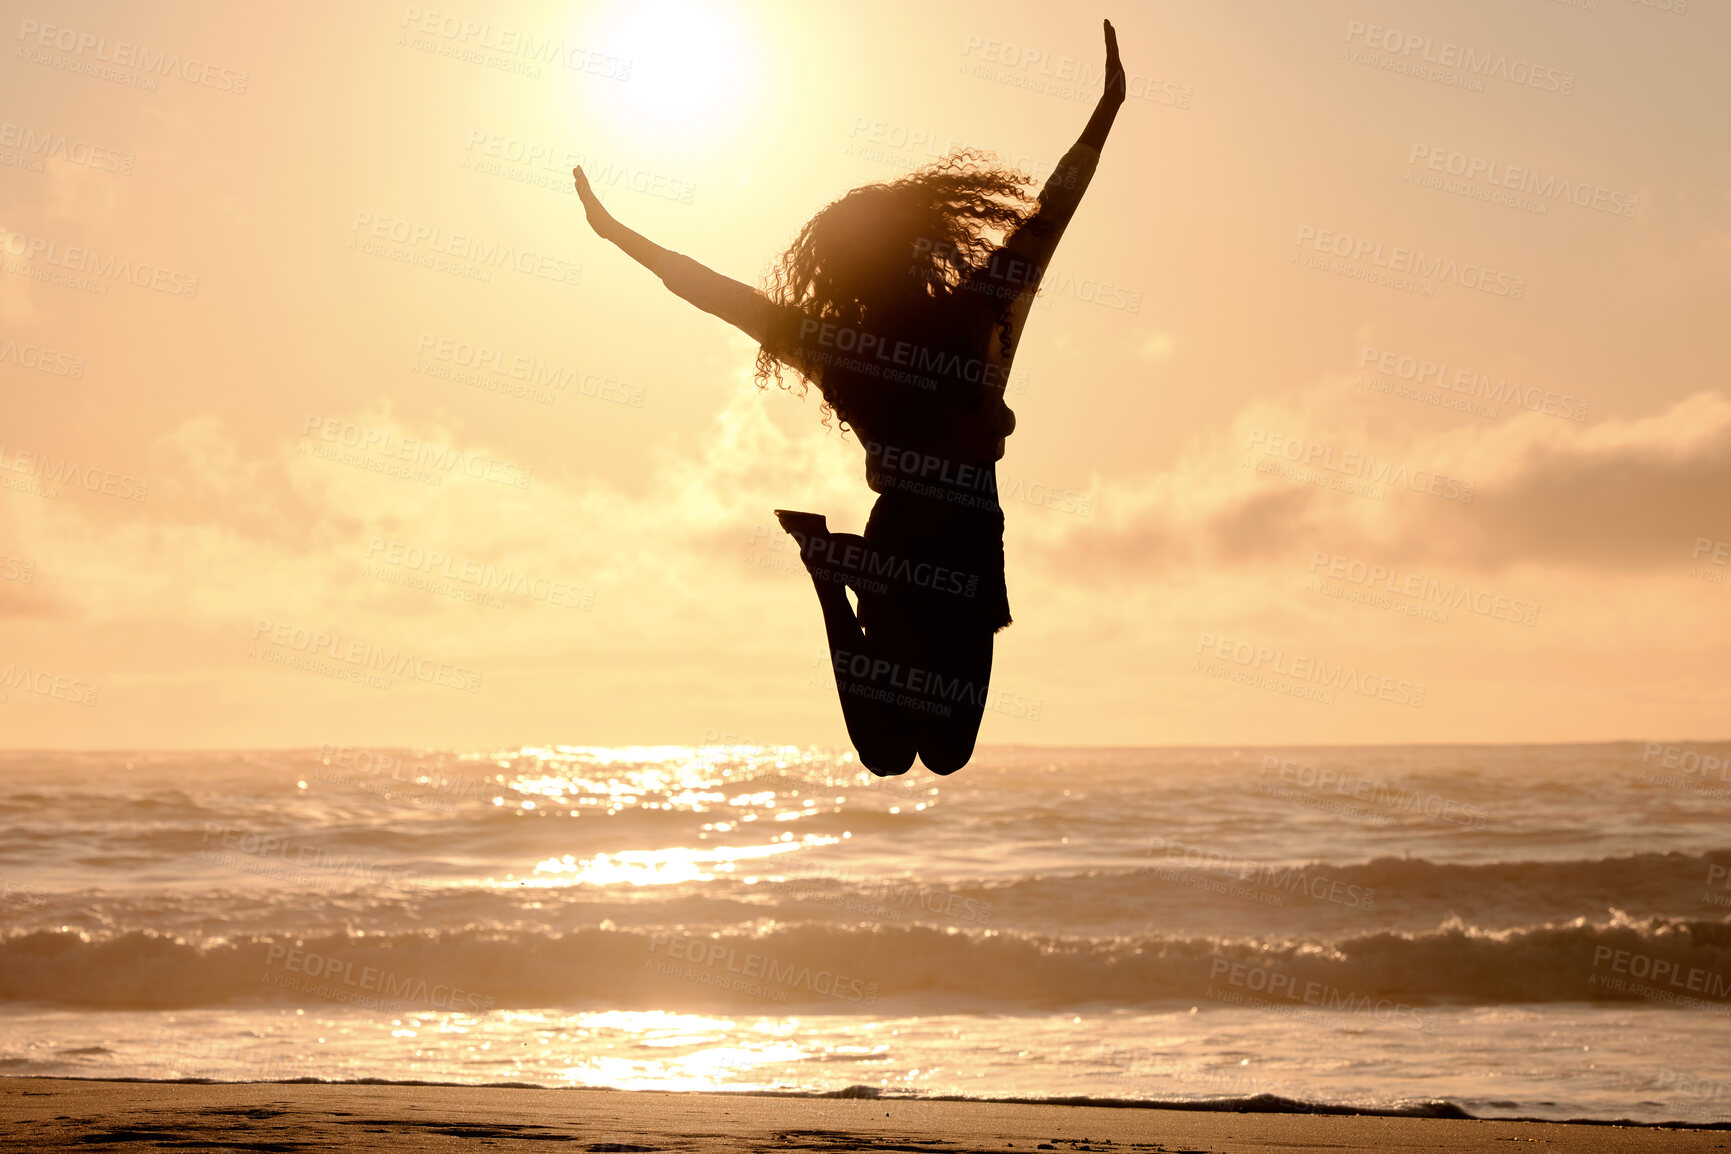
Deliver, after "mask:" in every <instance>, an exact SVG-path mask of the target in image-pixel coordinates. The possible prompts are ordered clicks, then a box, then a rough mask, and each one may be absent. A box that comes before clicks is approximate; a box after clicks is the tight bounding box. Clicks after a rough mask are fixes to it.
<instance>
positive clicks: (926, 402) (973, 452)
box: [572, 21, 1125, 777]
mask: <svg viewBox="0 0 1731 1154" xmlns="http://www.w3.org/2000/svg"><path fill="white" fill-rule="evenodd" d="M1105 33H1106V72H1105V92H1104V93H1103V94H1102V95H1101V97H1100V103H1099V104H1098V106H1096V107H1095V109H1094V114H1093V116H1092V117H1090V118H1089V120H1088V124H1087V127H1086V128H1084V129H1083V131H1082V135H1081V137H1080V138H1079V139H1078V140H1077V141H1076V143H1075V145H1074V146H1072V147H1071V149H1070V150H1069V151H1068V152H1066V153H1065V154H1064V156H1063V159H1061V160H1060V161H1059V162H1058V164H1057V167H1056V168H1055V169H1054V170H1053V172H1052V175H1051V177H1050V178H1049V179H1048V180H1047V181H1046V186H1045V188H1044V189H1043V190H1042V191H1041V192H1040V196H1039V199H1038V202H1037V203H1033V204H1032V205H1030V201H1029V198H1028V196H1027V194H1026V193H1025V192H1024V191H1023V187H1024V186H1025V185H1026V184H1027V183H1028V178H1027V177H1026V176H1024V175H1023V174H1021V173H1017V172H1010V171H1005V170H1003V169H1000V168H997V167H995V166H994V165H993V163H992V162H991V158H990V157H989V156H987V155H986V154H982V153H976V152H973V151H969V150H960V151H956V152H952V153H951V155H950V156H949V157H948V158H947V159H945V160H943V161H941V162H938V163H936V164H932V165H928V166H926V167H925V168H923V169H920V170H918V171H916V172H913V173H911V174H909V175H907V176H905V177H902V178H901V179H900V180H896V181H892V182H890V183H888V184H870V185H866V186H865V187H863V188H856V189H854V190H853V191H852V192H850V193H848V194H847V195H846V196H843V197H842V198H841V199H840V200H837V201H836V202H835V203H833V204H831V205H830V206H829V207H827V208H825V209H824V210H823V211H822V212H820V213H818V214H817V215H816V216H814V217H813V218H812V219H811V221H810V222H809V223H807V224H806V226H805V228H804V229H803V230H802V231H801V232H800V234H799V237H798V239H797V240H795V241H794V243H793V246H792V247H791V248H789V249H788V250H787V252H786V253H785V254H784V255H783V256H782V257H781V260H780V262H779V264H778V265H777V266H776V267H775V268H774V270H773V271H772V273H771V275H770V278H769V281H770V283H769V291H768V292H767V293H765V292H759V291H757V290H756V289H753V288H751V287H750V286H748V285H744V284H741V283H739V282H738V281H735V280H730V279H729V278H727V277H725V276H722V275H721V274H720V273H717V272H714V271H712V270H710V269H708V268H705V267H704V266H703V265H701V264H699V263H698V262H697V261H695V260H692V259H691V258H690V257H688V256H682V255H680V254H679V253H676V252H670V251H668V250H667V249H664V248H661V247H660V246H659V245H656V244H652V243H651V242H650V241H648V240H646V239H644V238H643V237H642V236H639V235H638V234H637V233H635V232H633V231H631V230H630V229H628V228H626V227H625V226H624V225H622V224H620V223H619V222H618V221H616V220H614V219H613V217H612V215H611V214H609V213H608V211H607V210H606V209H605V208H603V207H602V205H601V202H600V201H599V200H597V199H596V198H595V193H594V191H593V190H592V189H591V188H590V187H589V181H588V179H587V178H586V177H585V176H584V175H583V170H582V169H581V168H578V169H575V170H574V171H573V173H572V175H573V176H574V177H575V178H576V183H577V193H578V195H579V196H580V197H581V198H582V200H583V208H584V211H585V213H586V214H587V216H588V219H589V223H590V225H591V226H593V227H594V229H595V231H596V233H598V234H599V235H600V236H601V237H603V238H604V239H606V240H610V241H612V242H613V243H614V244H616V245H618V246H619V247H620V248H622V249H624V250H625V252H626V254H627V255H629V256H630V257H632V259H634V260H636V261H637V262H638V263H639V264H642V265H643V266H644V267H645V268H647V269H649V270H650V271H651V272H653V273H655V275H657V276H659V277H660V278H661V280H662V282H663V283H664V284H666V285H667V287H668V288H669V289H671V290H672V291H673V292H674V293H675V294H676V295H678V296H681V297H684V298H685V299H686V300H688V301H690V302H691V303H692V304H694V305H696V306H697V307H698V308H700V309H702V310H704V311H705V312H707V313H711V314H713V315H715V316H717V317H720V318H721V319H722V320H724V321H727V322H728V323H729V324H732V325H736V326H738V327H739V328H740V329H741V330H742V331H744V332H745V333H746V335H748V336H749V337H751V339H752V340H754V341H756V342H757V344H758V353H757V374H756V375H757V381H758V384H759V386H760V387H762V386H767V384H768V381H769V377H770V376H771V375H773V376H774V377H775V379H776V381H777V383H778V384H783V386H784V387H785V383H784V382H783V381H782V377H781V367H782V366H783V365H786V366H788V367H789V368H792V369H793V370H794V372H795V373H797V374H798V375H799V377H800V378H802V381H809V382H811V383H812V384H815V385H816V386H817V388H818V392H819V393H820V394H822V396H823V401H824V404H823V414H824V419H825V423H826V424H827V423H828V419H829V415H830V414H832V413H833V414H834V416H835V417H836V419H837V421H838V423H839V424H840V425H841V427H842V428H843V429H844V430H845V429H852V430H853V432H854V434H855V435H856V436H858V437H859V438H860V440H861V442H863V444H864V446H865V449H866V461H865V471H866V483H867V484H868V485H870V486H871V488H872V490H873V491H874V492H876V493H877V494H878V499H877V503H876V504H875V505H874V506H873V507H872V513H871V517H870V519H869V520H868V521H867V522H866V527H865V533H864V535H863V536H860V535H857V534H853V533H833V532H831V531H830V530H829V527H828V525H827V524H826V523H825V520H824V518H823V517H822V516H821V515H819V514H816V513H798V512H792V511H789V510H782V509H778V510H776V516H777V518H779V519H780V521H781V525H782V528H783V529H785V530H786V531H787V532H788V533H790V534H791V535H792V536H793V537H794V538H795V540H796V541H798V542H799V545H800V555H801V557H802V559H803V560H804V562H805V566H806V570H807V571H808V572H809V573H810V574H811V577H812V581H813V583H814V584H815V586H816V587H817V598H818V603H819V605H820V606H822V608H823V620H824V629H825V631H826V632H827V634H828V636H829V648H830V659H831V665H832V667H833V668H834V670H835V679H836V690H837V692H838V693H839V694H840V697H841V707H842V715H843V717H844V718H845V719H846V721H847V731H848V736H849V737H850V738H852V740H853V744H854V748H855V749H857V750H858V751H859V757H860V761H861V762H862V763H863V764H864V765H865V766H866V767H867V768H868V769H870V770H871V771H872V772H873V773H875V774H877V775H878V776H880V777H883V776H888V775H891V774H898V773H906V772H907V771H908V769H909V767H911V766H912V765H913V762H914V758H915V756H916V755H917V756H918V757H919V758H920V760H921V761H923V762H924V763H925V765H926V767H927V768H928V769H930V770H931V771H932V772H934V773H940V774H948V773H954V772H955V771H956V770H958V769H960V768H961V767H962V766H964V765H966V764H967V763H968V759H969V758H970V757H971V756H973V752H974V739H975V737H976V736H977V735H978V733H979V729H980V717H981V714H982V713H983V712H984V710H985V704H986V687H987V684H988V682H989V681H990V678H991V672H992V637H993V635H994V634H995V633H996V632H997V631H998V630H1000V629H1002V628H1003V627H1004V626H1006V625H1008V624H1009V623H1010V603H1009V596H1008V593H1007V591H1006V589H1005V584H1004V512H1003V509H1002V508H1001V507H1000V506H999V504H998V490H997V462H998V461H999V460H1001V459H1002V458H1003V456H1004V438H1006V437H1008V436H1009V435H1010V433H1011V432H1012V431H1013V430H1014V429H1015V427H1016V417H1015V414H1014V413H1012V412H1011V411H1010V409H1009V406H1007V405H1006V404H1005V403H1004V385H1005V382H1006V380H1007V378H1008V376H1009V372H1010V364H1011V361H1012V360H1013V359H1014V357H1015V354H1016V345H1017V341H1018V340H1019V339H1020V337H1021V332H1022V326H1023V324H1024V323H1025V322H1026V320H1027V317H1028V310H1029V308H1031V307H1032V305H1033V302H1034V295H1035V293H1036V292H1037V291H1038V289H1039V287H1040V280H1041V278H1042V277H1043V276H1044V274H1045V269H1046V265H1047V263H1048V262H1049V261H1050V260H1051V258H1052V253H1053V251H1054V250H1055V249H1056V248H1057V246H1058V240H1059V238H1060V237H1062V236H1063V234H1064V228H1065V226H1066V225H1067V224H1068V223H1069V221H1070V217H1071V216H1072V215H1073V214H1074V213H1075V211H1076V206H1077V205H1078V204H1079V203H1080V202H1081V199H1082V194H1083V193H1084V192H1085V191H1086V190H1087V188H1088V182H1089V180H1090V179H1091V178H1092V176H1093V174H1094V168H1095V165H1096V164H1097V163H1098V162H1099V159H1100V149H1101V148H1102V146H1104V145H1105V143H1106V134H1107V132H1108V131H1109V130H1110V129H1111V127H1112V121H1113V119H1114V118H1115V117H1116V116H1117V113H1118V108H1119V106H1120V105H1121V104H1123V103H1124V93H1125V79H1124V68H1123V66H1122V65H1121V64H1120V63H1119V61H1118V38H1117V35H1116V33H1115V32H1114V31H1113V28H1112V25H1111V22H1110V21H1107V22H1105ZM992 233H997V234H1001V235H1002V236H1003V237H1004V240H1003V242H1002V243H1001V244H999V243H995V242H994V241H993V240H992V239H991V234H992ZM801 389H802V391H803V389H804V384H803V383H802V385H801ZM849 589H851V590H852V591H853V593H854V597H855V599H856V600H857V602H858V609H857V610H856V609H855V607H854V605H853V604H851V603H850V602H849V600H848V596H847V591H848V590H849Z"/></svg>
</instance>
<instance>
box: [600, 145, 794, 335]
mask: <svg viewBox="0 0 1731 1154" xmlns="http://www.w3.org/2000/svg"><path fill="white" fill-rule="evenodd" d="M571 175H572V177H573V178H574V179H575V180H576V182H577V195H578V196H579V197H580V198H581V199H582V201H583V212H584V215H586V216H587V217H588V218H589V224H590V227H592V228H593V229H594V230H595V232H596V235H598V236H600V237H601V238H602V239H603V240H610V241H612V242H613V243H614V244H616V245H618V246H619V247H620V248H622V249H624V250H625V254H626V255H627V256H629V257H630V258H631V259H632V260H635V261H636V262H637V263H638V264H640V265H642V266H643V267H644V268H646V269H648V270H649V271H650V272H652V273H654V274H655V275H656V276H658V277H660V278H661V283H662V284H665V285H666V286H667V287H668V288H669V289H670V290H672V291H673V292H674V293H675V294H676V295H678V296H681V297H684V298H685V299H686V300H688V301H690V302H691V303H692V304H694V305H696V306H697V307H698V308H700V309H702V310H703V311H704V312H706V313H709V314H710V315H712V316H717V317H720V318H721V319H722V320H724V321H726V322H727V323H728V324H730V325H734V326H736V327H737V328H739V329H740V330H741V331H742V332H744V333H745V334H746V335H747V336H749V337H750V338H751V339H752V340H754V341H757V342H758V343H759V344H763V343H764V342H765V341H767V340H768V339H769V323H770V319H771V318H772V317H773V316H774V315H775V307H776V306H775V305H774V304H772V303H771V302H770V300H769V298H768V297H766V296H764V295H763V294H762V293H760V292H758V291H757V290H756V289H754V288H752V287H751V286H750V285H746V284H741V283H740V282H739V281H736V280H734V279H732V278H731V277H725V276H722V275H721V274H720V273H718V272H716V271H715V270H714V269H710V268H706V267H705V266H703V265H701V264H699V263H698V262H697V261H694V260H692V259H691V258H690V257H688V256H683V255H681V254H680V253H676V252H673V251H672V250H670V249H665V248H662V247H661V246H660V245H658V244H656V243H654V242H653V241H651V240H649V239H647V238H646V237H643V236H641V235H639V234H638V233H635V232H633V231H631V230H630V229H628V228H626V227H625V226H624V225H622V224H620V223H619V222H618V221H617V220H615V219H614V218H613V214H612V213H610V212H608V211H607V209H606V208H605V207H604V206H603V205H602V203H601V201H600V200H599V199H597V198H596V196H595V190H594V189H592V188H590V187H589V178H588V177H587V176H585V175H583V169H582V168H580V167H579V168H574V169H572V170H571Z"/></svg>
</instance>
